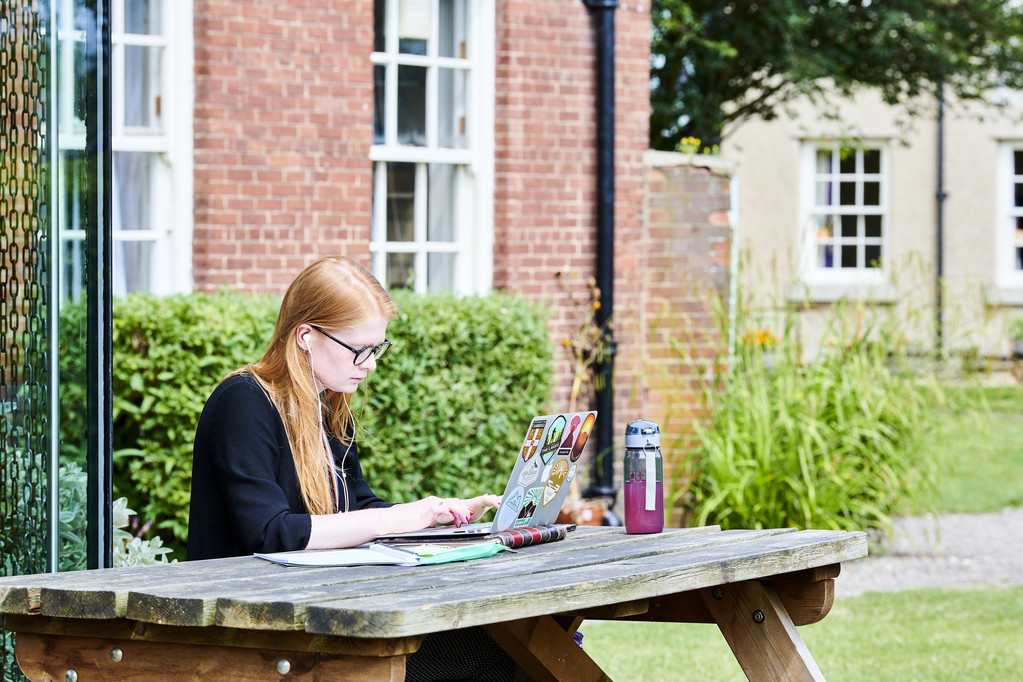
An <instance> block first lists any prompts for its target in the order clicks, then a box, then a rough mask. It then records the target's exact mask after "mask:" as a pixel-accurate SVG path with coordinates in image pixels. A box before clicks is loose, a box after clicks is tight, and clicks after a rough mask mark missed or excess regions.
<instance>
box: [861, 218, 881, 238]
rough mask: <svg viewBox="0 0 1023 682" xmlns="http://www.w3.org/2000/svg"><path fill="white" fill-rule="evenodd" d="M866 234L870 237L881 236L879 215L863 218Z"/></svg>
mask: <svg viewBox="0 0 1023 682" xmlns="http://www.w3.org/2000/svg"><path fill="white" fill-rule="evenodd" d="M863 225H864V228H865V229H864V234H865V235H866V236H868V237H877V238H880V236H881V216H879V215H866V216H863Z"/></svg>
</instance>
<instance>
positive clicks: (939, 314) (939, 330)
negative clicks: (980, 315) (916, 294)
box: [934, 82, 948, 356]
mask: <svg viewBox="0 0 1023 682" xmlns="http://www.w3.org/2000/svg"><path fill="white" fill-rule="evenodd" d="M947 197H948V193H947V192H945V84H944V83H943V82H939V83H938V192H937V200H938V206H937V223H938V224H937V231H938V235H937V236H938V239H937V247H938V248H937V254H936V257H937V261H938V262H937V267H936V268H935V273H936V274H935V283H934V284H935V291H934V296H935V306H934V317H935V320H934V322H935V334H936V345H937V349H936V350H937V353H938V355H939V356H940V355H941V352H942V351H943V350H944V346H945V325H944V321H943V319H942V318H943V311H942V308H943V301H942V298H943V297H942V289H943V288H944V287H945V282H944V281H943V280H944V279H945V199H946V198H947Z"/></svg>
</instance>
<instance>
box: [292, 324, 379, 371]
mask: <svg viewBox="0 0 1023 682" xmlns="http://www.w3.org/2000/svg"><path fill="white" fill-rule="evenodd" d="M309 326H310V327H312V328H313V329H315V330H316V331H318V332H320V333H321V334H323V335H324V336H326V337H327V338H328V339H330V340H331V341H333V342H334V343H336V344H339V345H341V346H344V347H345V348H347V349H348V350H350V351H352V352H353V353H355V358H354V359H353V361H352V364H355V365H361V364H362V363H364V362H366V361H367V360H369V358H370V356H373V357H374V358H376V359H377V360H379V359H381V358H382V357H384V356H385V355H387V352H388V351H390V350H391V342H390V341H388V340H387V339H384V340H383V342H382V343H378V344H377V345H375V346H365V347H363V348H352V347H351V346H349V345H348V344H347V343H345V342H344V341H342V340H341V339H336V338H334V337H333V336H331V335H330V334H328V333H327V332H325V331H323V330H322V329H320V328H319V327H317V326H316V325H315V324H311V325H309Z"/></svg>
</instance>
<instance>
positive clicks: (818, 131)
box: [721, 93, 1023, 356]
mask: <svg viewBox="0 0 1023 682" xmlns="http://www.w3.org/2000/svg"><path fill="white" fill-rule="evenodd" d="M1017 95H1018V93H1017ZM845 102H846V103H845V104H842V105H839V106H838V107H837V109H838V110H839V111H840V113H841V119H842V121H841V122H837V121H835V120H832V119H831V118H829V117H827V116H824V115H822V114H821V113H820V112H819V111H818V110H817V109H815V108H814V107H813V106H811V105H810V104H809V103H806V102H804V103H800V104H799V105H797V106H795V107H794V108H793V114H794V115H793V116H787V115H785V114H784V113H783V114H781V115H779V117H778V118H777V119H776V120H774V121H770V122H765V121H760V120H755V121H749V122H746V123H743V124H742V125H740V126H738V127H736V128H735V129H734V130H731V131H728V133H727V134H726V137H725V140H724V142H723V144H722V145H721V150H722V154H723V155H724V156H725V157H728V158H732V159H735V160H737V161H738V162H739V167H738V171H737V185H736V187H735V193H736V196H737V199H736V207H737V210H736V230H737V244H738V250H739V253H740V258H741V262H742V267H741V270H740V272H741V277H740V280H739V286H740V290H741V291H742V292H743V293H744V295H745V296H747V297H748V299H749V300H750V301H751V302H753V303H754V307H755V309H757V310H760V311H763V312H767V311H775V312H776V311H778V310H780V309H781V308H782V304H784V303H788V304H796V305H797V307H798V308H799V312H798V314H797V318H796V319H797V320H798V327H799V330H800V333H801V335H802V338H803V340H804V341H805V342H806V348H807V352H811V351H812V349H814V348H816V347H817V346H818V344H819V343H820V341H821V340H822V337H823V336H824V335H826V334H827V333H828V332H827V331H826V329H825V327H826V322H825V320H827V319H831V317H832V315H831V312H832V311H833V310H834V306H835V304H836V303H838V302H840V301H849V302H857V303H859V302H862V303H865V304H866V305H863V306H859V305H854V306H853V308H854V309H857V310H859V311H861V312H860V317H861V319H862V318H863V317H864V316H865V315H868V314H874V315H877V314H880V315H885V316H887V317H888V318H890V319H894V320H897V322H898V324H899V325H900V326H902V327H903V328H904V329H906V330H907V331H909V332H910V336H911V339H912V348H911V349H910V350H913V351H919V352H924V351H929V350H932V349H934V348H935V347H936V345H937V343H938V338H939V336H938V329H939V326H938V324H937V323H936V321H937V319H938V310H939V306H938V303H939V298H938V290H939V285H938V283H939V281H940V282H943V283H944V287H943V289H942V294H941V297H940V312H941V325H940V330H941V331H940V333H941V337H940V338H941V342H942V346H943V347H944V348H946V349H948V350H950V351H970V350H971V349H975V350H977V351H979V352H980V353H982V354H984V355H993V356H1005V355H1009V354H1011V342H1010V339H1009V335H1008V332H1007V329H1006V327H1007V323H1008V322H1009V321H1010V320H1012V319H1014V318H1017V317H1020V316H1023V122H1021V112H1023V98H1021V97H1018V96H1017V97H1015V101H1014V102H1012V103H1011V104H1010V106H1008V107H1007V108H1005V109H1003V110H995V109H992V108H988V109H984V110H980V109H977V108H974V109H973V111H972V112H969V113H968V112H967V111H965V110H964V108H963V107H962V106H952V105H946V106H945V107H944V115H943V116H941V117H940V118H939V116H938V112H939V107H938V104H937V103H936V102H930V103H926V104H924V105H923V106H922V107H921V110H922V112H923V113H921V114H919V115H918V116H917V117H915V118H913V119H911V120H910V119H908V118H907V115H906V113H905V111H903V110H901V109H896V108H893V107H889V106H887V105H885V104H883V103H882V102H881V101H880V99H879V98H878V97H877V96H876V94H873V93H865V94H863V95H861V96H859V97H858V98H857V99H856V100H855V101H848V100H846V101H845ZM941 169H943V172H941ZM942 195H943V196H944V200H943V201H942V200H941V197H942ZM939 233H940V234H941V235H942V237H941V239H940V247H939ZM939 249H940V251H941V253H942V254H943V257H942V258H941V262H942V268H941V269H940V271H939V268H938V254H939ZM770 319H771V318H768V322H767V324H768V325H769V326H771V325H772V323H771V321H770ZM773 320H774V321H773V325H775V326H776V325H780V324H781V321H780V318H779V317H774V318H773ZM775 331H777V329H775Z"/></svg>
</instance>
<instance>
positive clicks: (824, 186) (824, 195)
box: [817, 180, 832, 206]
mask: <svg viewBox="0 0 1023 682" xmlns="http://www.w3.org/2000/svg"><path fill="white" fill-rule="evenodd" d="M817 205H818V206H831V205H832V202H831V182H830V181H828V180H824V181H820V182H818V183H817Z"/></svg>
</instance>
